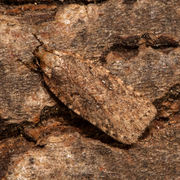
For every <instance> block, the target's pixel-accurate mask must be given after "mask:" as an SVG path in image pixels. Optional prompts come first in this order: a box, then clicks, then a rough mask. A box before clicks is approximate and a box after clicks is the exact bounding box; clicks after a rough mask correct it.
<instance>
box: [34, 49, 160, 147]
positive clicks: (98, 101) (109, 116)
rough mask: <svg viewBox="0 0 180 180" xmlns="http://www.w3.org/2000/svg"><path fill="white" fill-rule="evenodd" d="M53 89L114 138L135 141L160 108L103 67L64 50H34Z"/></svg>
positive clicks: (63, 99) (126, 141)
mask: <svg viewBox="0 0 180 180" xmlns="http://www.w3.org/2000/svg"><path fill="white" fill-rule="evenodd" d="M35 55H36V57H38V58H39V59H40V67H41V69H42V71H43V77H44V80H45V82H46V83H47V85H48V86H49V88H50V89H51V91H52V92H53V93H54V94H55V95H56V97H58V98H59V99H60V100H61V101H62V102H63V103H64V104H65V105H66V106H68V107H69V108H70V109H72V110H73V111H74V112H75V113H77V114H78V115H80V116H82V117H83V118H84V119H86V120H88V121H89V122H91V123H92V124H93V125H95V126H97V127H98V128H99V129H101V130H102V131H104V132H105V133H107V134H108V135H109V136H111V137H113V138H114V139H116V140H118V141H120V142H122V143H125V144H132V143H136V142H137V141H138V138H139V137H140V136H141V134H142V133H143V132H144V130H145V129H146V127H147V126H148V125H149V123H150V122H151V121H152V120H153V119H154V117H155V115H156V113H157V111H156V108H155V107H154V106H153V104H152V103H151V102H150V101H149V100H148V99H147V98H145V97H144V96H142V95H141V93H139V92H136V91H134V90H133V89H132V88H131V87H130V86H126V85H125V84H124V82H123V81H122V80H121V79H119V78H118V77H116V76H115V75H112V74H111V73H110V72H109V71H108V70H107V69H105V68H104V67H101V66H100V67H98V66H95V65H94V64H93V63H92V62H91V61H90V60H83V59H82V58H81V57H80V56H79V55H78V54H72V53H71V52H64V51H55V50H54V51H52V52H47V51H46V50H44V49H43V47H39V49H38V50H37V51H36V53H35Z"/></svg>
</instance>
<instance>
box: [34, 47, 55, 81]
mask: <svg viewBox="0 0 180 180" xmlns="http://www.w3.org/2000/svg"><path fill="white" fill-rule="evenodd" d="M34 55H35V57H36V58H37V62H36V64H37V66H39V67H40V69H41V71H42V72H43V73H44V74H46V76H48V77H49V78H50V77H51V71H52V67H53V57H52V53H50V52H48V51H46V50H45V48H43V47H42V46H40V47H38V48H37V49H36V50H35V51H34Z"/></svg>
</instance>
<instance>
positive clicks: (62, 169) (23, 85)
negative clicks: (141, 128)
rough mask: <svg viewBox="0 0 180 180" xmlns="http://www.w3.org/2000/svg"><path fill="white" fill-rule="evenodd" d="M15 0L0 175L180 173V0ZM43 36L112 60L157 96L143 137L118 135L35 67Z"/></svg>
mask: <svg viewBox="0 0 180 180" xmlns="http://www.w3.org/2000/svg"><path fill="white" fill-rule="evenodd" d="M3 2H4V3H3ZM9 2H10V1H9ZM26 2H28V3H29V2H32V1H26ZM37 2H38V1H37ZM10 3H12V4H11V5H10ZM10 3H9V4H7V3H6V4H5V1H2V2H1V4H0V87H1V88H0V140H1V142H0V154H1V156H0V178H4V179H13V180H14V179H19V178H21V179H25V178H27V179H33V178H35V179H59V178H60V179H179V178H180V172H179V169H180V167H179V164H180V121H179V119H180V48H179V40H180V32H179V27H180V8H179V7H180V2H179V1H176V0H171V1H157V0H153V1H144V0H141V1H135V0H134V1H133V0H131V1H129V0H109V1H97V2H94V1H82V2H80V1H61V2H59V1H48V2H47V1H41V4H40V1H39V2H38V3H34V1H33V4H25V1H24V2H23V4H19V3H16V2H15V0H14V1H11V2H10ZM13 3H14V4H13ZM42 3H44V4H42ZM77 3H78V4H77ZM33 34H35V36H34V35H33ZM36 37H37V38H38V39H39V40H40V41H42V42H43V43H44V44H45V45H47V46H49V48H50V49H52V50H58V51H60V50H62V51H70V52H72V53H78V54H79V55H80V56H81V57H82V59H90V60H92V61H93V62H94V63H95V64H96V65H97V66H100V65H101V66H104V67H105V68H106V69H108V70H109V71H110V72H111V73H112V74H115V75H116V76H118V77H119V78H120V79H122V80H123V81H124V82H125V84H127V85H130V86H132V87H133V88H134V89H135V90H137V91H140V92H141V93H143V94H144V95H145V96H146V98H148V99H149V100H150V101H151V102H152V103H153V104H154V105H155V107H156V108H157V110H158V114H157V117H156V118H155V120H154V122H153V123H152V124H151V125H150V126H149V128H147V129H146V131H145V133H144V134H143V135H142V137H141V138H140V139H139V141H138V142H137V143H136V144H134V145H132V146H128V145H125V144H121V143H119V142H117V141H115V140H114V139H112V138H111V137H109V136H108V135H106V134H105V133H103V132H102V131H100V130H99V129H98V128H96V127H95V126H93V125H91V124H90V123H88V122H87V121H85V120H84V119H82V118H81V117H80V116H78V115H76V114H74V113H73V112H72V111H71V110H69V109H68V108H67V107H66V106H64V105H63V104H62V102H60V101H59V100H58V99H57V98H56V97H55V96H54V95H53V94H52V93H51V92H50V91H49V89H48V87H47V85H46V84H45V83H44V82H43V79H42V76H41V74H40V73H37V72H35V71H33V70H31V69H30V67H31V64H32V62H33V61H34V54H33V52H34V50H35V49H36V47H37V46H38V45H40V43H39V41H38V40H37V38H36ZM25 64H26V65H25Z"/></svg>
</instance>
